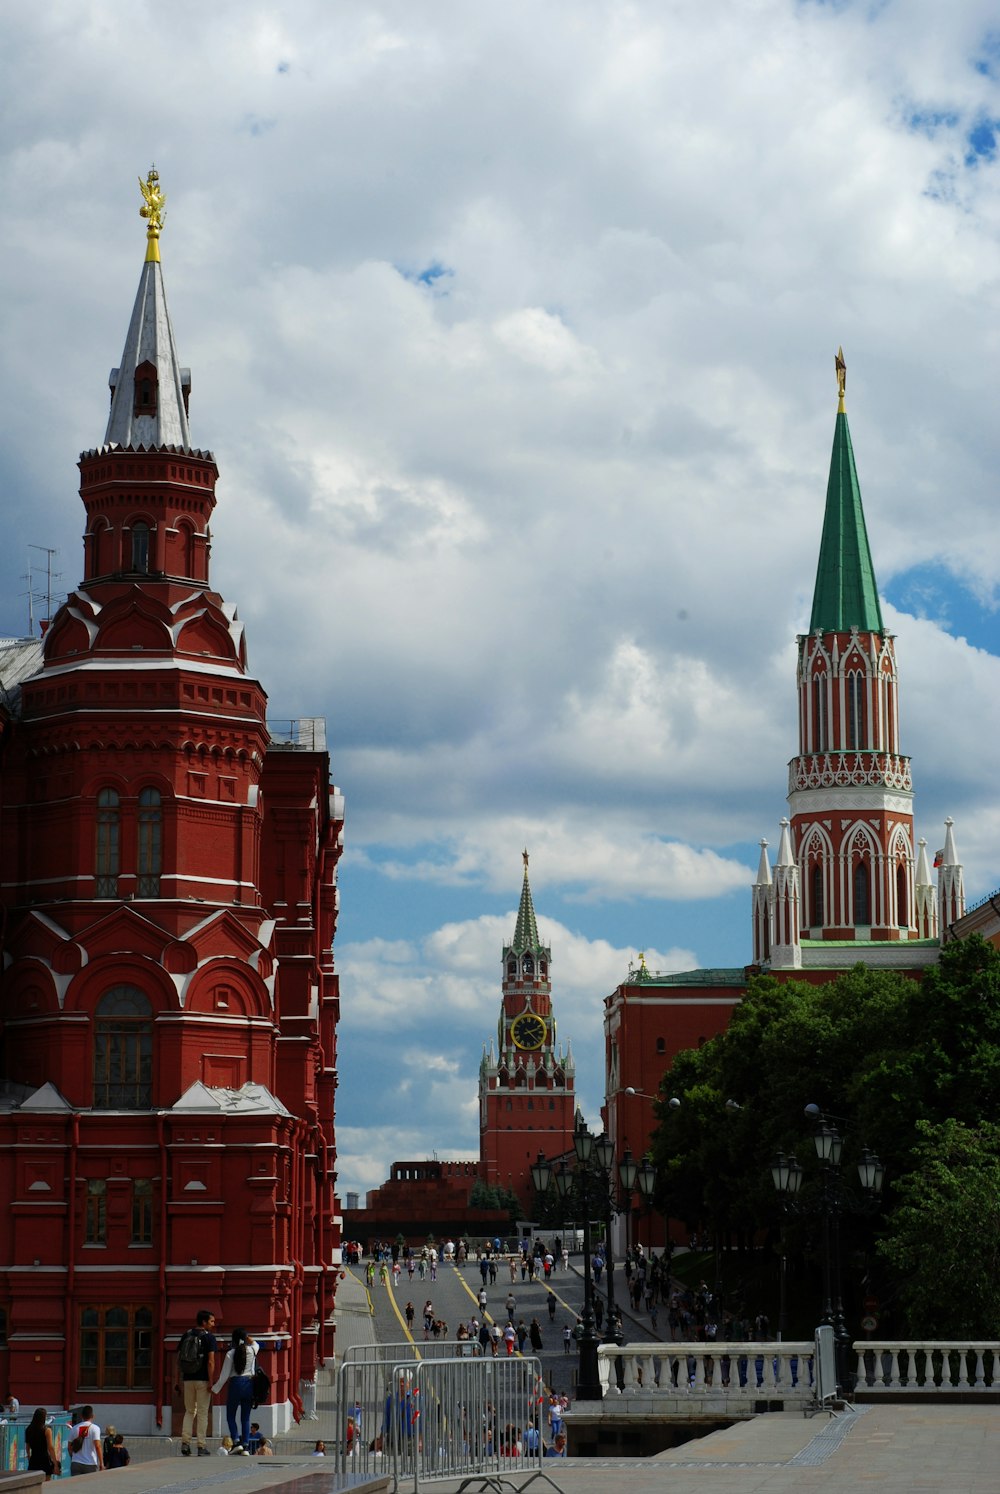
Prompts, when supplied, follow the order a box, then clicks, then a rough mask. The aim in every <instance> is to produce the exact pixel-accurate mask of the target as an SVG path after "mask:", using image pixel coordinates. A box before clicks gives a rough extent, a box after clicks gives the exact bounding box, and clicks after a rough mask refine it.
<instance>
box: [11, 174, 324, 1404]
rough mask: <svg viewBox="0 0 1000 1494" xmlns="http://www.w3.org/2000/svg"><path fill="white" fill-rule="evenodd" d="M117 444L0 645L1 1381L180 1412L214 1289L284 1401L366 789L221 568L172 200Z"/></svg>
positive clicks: (302, 1311) (29, 1399) (93, 469)
mask: <svg viewBox="0 0 1000 1494" xmlns="http://www.w3.org/2000/svg"><path fill="white" fill-rule="evenodd" d="M143 196H144V198H145V202H146V205H145V207H144V208H143V209H142V214H143V216H144V217H145V218H146V219H147V223H148V227H147V252H146V260H145V263H144V265H143V268H142V275H141V278H140V282H139V291H138V295H137V297H136V301H135V306H134V310H133V312H132V319H131V323H130V325H129V329H128V334H127V336H126V340H125V348H124V352H123V353H122V358H121V363H120V365H119V367H118V368H116V369H114V370H113V371H112V374H111V381H110V382H111V412H110V416H109V419H108V425H107V431H106V434H105V437H104V441H103V444H102V445H101V446H100V447H98V448H97V449H95V450H93V451H88V452H85V453H84V454H83V456H82V457H81V458H80V474H81V484H80V496H81V498H82V499H83V505H84V513H85V526H84V575H83V580H82V582H81V583H80V585H79V587H78V588H77V589H76V590H75V591H74V592H73V593H72V594H71V595H70V597H69V598H68V599H67V601H66V602H65V604H64V605H63V606H62V607H60V608H59V610H58V612H57V613H56V615H55V617H53V618H52V620H51V623H50V625H49V626H48V628H47V629H46V631H45V634H44V638H43V639H42V640H41V642H39V641H37V640H17V641H13V642H7V643H5V644H2V645H0V685H2V687H3V688H2V693H0V702H2V708H0V848H2V873H3V875H2V904H3V924H2V930H0V937H2V947H3V966H2V975H0V1034H2V1058H0V1064H2V1067H0V1081H2V1090H0V1143H2V1144H0V1189H2V1193H3V1197H4V1198H5V1200H6V1207H5V1209H4V1211H3V1215H2V1219H0V1355H2V1358H0V1375H2V1376H3V1383H4V1385H9V1386H11V1387H12V1388H13V1389H14V1391H15V1393H16V1394H17V1395H18V1397H19V1398H20V1400H21V1402H22V1404H25V1405H45V1404H47V1405H50V1406H52V1405H57V1404H59V1403H60V1402H62V1403H63V1404H64V1405H66V1406H70V1405H74V1404H79V1403H80V1402H85V1401H92V1402H93V1403H94V1404H95V1405H99V1406H100V1408H101V1419H102V1421H111V1422H115V1423H117V1425H119V1426H120V1427H124V1428H126V1429H128V1430H129V1431H132V1432H136V1433H139V1432H152V1431H155V1430H156V1429H157V1428H162V1429H163V1430H164V1431H169V1430H170V1428H171V1422H172V1415H173V1413H174V1412H175V1410H176V1407H175V1406H174V1404H173V1386H174V1380H175V1378H176V1375H175V1366H174V1353H175V1350H176V1345H177V1341H178V1338H179V1336H180V1334H181V1332H182V1331H183V1330H184V1329H185V1328H186V1327H187V1326H189V1325H190V1324H191V1323H192V1322H193V1319H194V1315H195V1313H196V1311H197V1310H198V1309H199V1308H202V1307H207V1308H210V1309H212V1310H214V1311H215V1313H216V1314H217V1316H218V1320H219V1325H220V1328H219V1331H220V1333H222V1334H223V1335H224V1334H225V1333H226V1332H227V1330H228V1329H230V1328H232V1327H234V1326H237V1325H241V1326H244V1327H246V1328H248V1329H249V1330H250V1331H252V1332H253V1333H254V1334H255V1335H256V1336H257V1337H258V1338H260V1339H261V1340H262V1341H263V1342H264V1343H265V1344H266V1345H268V1346H269V1347H270V1349H271V1350H272V1352H270V1353H268V1354H267V1355H266V1356H265V1360H264V1362H265V1363H266V1364H267V1365H268V1368H269V1370H270V1373H271V1376H272V1380H273V1382H274V1388H273V1394H272V1404H271V1406H269V1407H266V1408H261V1422H262V1424H264V1423H265V1422H266V1423H267V1424H268V1426H269V1427H270V1430H272V1431H274V1430H283V1429H284V1427H286V1426H287V1425H288V1424H289V1422H290V1420H291V1419H292V1418H293V1417H295V1418H298V1417H299V1416H301V1415H309V1414H310V1412H311V1410H312V1407H313V1404H314V1397H315V1382H316V1376H317V1371H318V1370H319V1369H320V1367H321V1366H322V1365H323V1363H324V1361H325V1360H326V1359H327V1358H328V1357H329V1355H330V1354H331V1351H332V1328H331V1326H330V1320H331V1309H332V1306H333V1297H334V1287H335V1281H336V1274H337V1269H338V1268H339V1259H340V1251H339V1244H340V1240H339V1230H338V1224H339V1221H338V1219H337V1217H336V1205H335V1197H334V1188H335V1181H336V1151H335V1145H334V1092H335V1089H336V1082H337V1080H336V1027H337V1016H338V988H337V975H336V973H335V970H334V964H333V954H332V945H333V936H334V929H335V924H336V917H337V890H336V867H337V861H338V858H339V855H340V850H341V832H342V828H343V801H342V799H341V797H340V795H339V793H338V792H337V790H336V789H334V788H333V786H332V784H331V782H330V760H329V756H328V753H327V750H326V743H325V729H324V725H323V723H322V722H321V721H318V720H312V721H302V722H299V723H297V727H296V729H295V731H294V734H293V738H292V739H291V740H275V739H273V738H272V737H271V735H270V733H269V732H268V729H267V725H266V720H265V707H266V697H265V695H264V691H263V690H262V688H261V686H260V684H259V683H258V682H257V681H256V680H255V679H254V678H253V676H252V674H250V673H249V670H248V665H247V652H246V641H245V639H244V635H243V629H242V625H241V624H240V622H239V620H238V617H237V613H236V609H235V607H233V606H232V605H231V604H230V603H227V602H226V601H224V600H223V598H222V597H221V596H219V594H218V593H217V592H215V591H213V590H212V587H211V583H210V580H209V551H210V527H209V526H210V520H211V515H212V510H213V509H214V507H215V501H216V499H215V484H216V479H217V476H218V470H217V468H216V465H215V461H214V459H213V457H212V455H211V454H210V453H209V452H207V451H202V450H199V449H197V448H196V447H194V446H193V445H192V443H191V439H190V435H189V429H188V400H189V394H190V388H191V379H190V374H189V372H188V370H187V369H185V368H182V367H181V366H180V364H179V363H178V359H177V354H176V350H175V347H174V339H173V333H172V329H171V324H170V319H169V316H168V314H167V306H166V300H165V297H164V289H163V279H162V274H161V269H160V262H159V233H160V227H161V221H162V205H163V198H162V194H161V193H160V190H159V184H158V179H157V178H156V174H155V173H150V176H149V178H148V180H147V182H146V183H145V184H144V185H143Z"/></svg>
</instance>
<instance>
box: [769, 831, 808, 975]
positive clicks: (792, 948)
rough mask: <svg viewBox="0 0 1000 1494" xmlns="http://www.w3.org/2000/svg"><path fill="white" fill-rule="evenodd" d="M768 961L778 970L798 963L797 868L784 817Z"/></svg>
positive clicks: (800, 957) (798, 965)
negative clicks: (772, 932) (769, 958)
mask: <svg viewBox="0 0 1000 1494" xmlns="http://www.w3.org/2000/svg"><path fill="white" fill-rule="evenodd" d="M771 964H772V966H773V967H775V968H777V969H779V970H787V969H794V970H798V969H799V968H800V967H801V965H802V944H801V941H800V939H799V868H798V866H797V865H796V861H795V856H794V854H793V852H792V835H791V829H790V826H789V823H788V821H787V819H785V820H782V822H781V841H780V843H779V845H778V859H777V861H776V862H775V863H774V935H773V944H772V947H771Z"/></svg>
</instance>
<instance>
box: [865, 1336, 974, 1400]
mask: <svg viewBox="0 0 1000 1494" xmlns="http://www.w3.org/2000/svg"><path fill="white" fill-rule="evenodd" d="M852 1348H853V1351H854V1353H855V1354H856V1355H857V1364H858V1369H857V1375H858V1379H857V1389H858V1391H863V1392H865V1394H866V1395H877V1394H879V1393H886V1394H888V1393H892V1392H894V1391H895V1392H899V1391H907V1392H911V1393H912V1392H918V1393H919V1394H921V1395H947V1394H948V1393H949V1392H951V1393H956V1392H961V1393H963V1394H969V1395H973V1394H975V1393H976V1392H977V1391H979V1392H989V1393H990V1394H992V1395H996V1394H997V1393H998V1392H1000V1341H993V1340H990V1341H986V1342H981V1343H980V1342H974V1341H972V1340H969V1339H964V1340H961V1341H952V1340H943V1339H942V1340H930V1339H925V1340H914V1341H912V1342H907V1341H904V1340H900V1339H894V1340H892V1341H891V1342H883V1341H877V1340H874V1339H873V1340H871V1341H868V1340H865V1341H864V1342H863V1343H856V1344H854V1345H852Z"/></svg>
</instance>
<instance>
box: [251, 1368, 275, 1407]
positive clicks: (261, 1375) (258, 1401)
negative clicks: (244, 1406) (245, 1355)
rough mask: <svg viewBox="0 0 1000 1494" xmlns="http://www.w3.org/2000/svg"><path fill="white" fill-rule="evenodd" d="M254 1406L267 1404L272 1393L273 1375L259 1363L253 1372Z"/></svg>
mask: <svg viewBox="0 0 1000 1494" xmlns="http://www.w3.org/2000/svg"><path fill="white" fill-rule="evenodd" d="M252 1380H253V1403H254V1406H266V1405H267V1402H268V1400H269V1398H270V1395H271V1376H270V1375H269V1374H268V1372H267V1370H265V1369H261V1367H260V1365H259V1364H258V1365H257V1367H256V1369H255V1370H254V1372H253V1377H252Z"/></svg>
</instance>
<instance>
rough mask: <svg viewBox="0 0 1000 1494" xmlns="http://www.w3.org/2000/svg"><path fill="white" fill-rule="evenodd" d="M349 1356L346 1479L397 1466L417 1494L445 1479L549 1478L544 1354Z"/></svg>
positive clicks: (343, 1411)
mask: <svg viewBox="0 0 1000 1494" xmlns="http://www.w3.org/2000/svg"><path fill="white" fill-rule="evenodd" d="M345 1360H346V1362H345V1363H344V1364H343V1365H342V1366H341V1369H340V1372H339V1374H338V1384H337V1415H338V1424H339V1425H340V1426H342V1427H343V1428H344V1435H343V1436H342V1438H341V1441H340V1444H339V1447H338V1449H337V1452H338V1458H339V1470H340V1472H341V1474H342V1475H343V1476H347V1475H349V1474H351V1475H355V1476H356V1475H360V1474H364V1475H368V1476H371V1475H376V1474H388V1473H390V1472H391V1474H392V1475H393V1478H394V1480H395V1482H396V1483H397V1484H398V1483H400V1482H401V1481H403V1480H406V1481H412V1484H413V1489H414V1494H419V1490H420V1487H421V1484H424V1483H429V1482H432V1481H434V1480H436V1479H454V1478H459V1479H461V1478H486V1479H489V1480H490V1481H491V1482H496V1481H501V1482H502V1481H504V1476H505V1475H507V1474H512V1473H517V1474H520V1475H524V1474H528V1475H529V1476H532V1475H533V1476H535V1477H538V1476H544V1475H543V1474H542V1455H543V1436H544V1430H545V1428H544V1414H543V1413H544V1409H545V1394H544V1385H543V1381H542V1372H541V1364H540V1362H539V1361H538V1360H537V1359H532V1358H529V1359H522V1358H519V1357H513V1356H512V1357H510V1358H503V1359H493V1358H492V1357H491V1358H473V1357H471V1356H468V1357H461V1358H452V1359H442V1358H431V1359H424V1360H421V1361H420V1362H419V1363H415V1362H414V1361H413V1360H412V1359H410V1358H407V1359H404V1360H400V1361H397V1362H396V1363H386V1362H385V1361H384V1360H380V1359H377V1358H367V1359H366V1358H359V1357H354V1358H347V1357H346V1356H345ZM528 1481H530V1478H529V1480H528ZM519 1482H523V1480H519ZM549 1482H551V1480H549Z"/></svg>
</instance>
